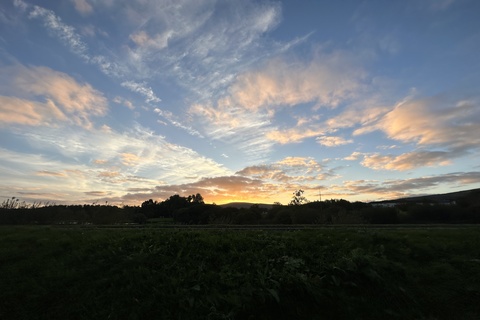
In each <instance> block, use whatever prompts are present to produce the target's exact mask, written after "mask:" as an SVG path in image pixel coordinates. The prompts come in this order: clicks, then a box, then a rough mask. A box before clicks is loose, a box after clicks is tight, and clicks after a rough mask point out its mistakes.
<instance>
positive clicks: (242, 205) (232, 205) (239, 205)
mask: <svg viewBox="0 0 480 320" xmlns="http://www.w3.org/2000/svg"><path fill="white" fill-rule="evenodd" d="M253 205H258V206H259V207H260V208H265V209H271V208H272V207H273V204H265V203H250V202H230V203H226V204H221V205H220V207H224V208H227V207H230V208H237V209H241V208H250V207H251V206H253Z"/></svg>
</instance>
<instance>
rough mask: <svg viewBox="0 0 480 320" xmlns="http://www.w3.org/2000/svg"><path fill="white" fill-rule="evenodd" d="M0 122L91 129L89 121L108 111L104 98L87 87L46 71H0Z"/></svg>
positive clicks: (25, 69) (6, 68)
mask: <svg viewBox="0 0 480 320" xmlns="http://www.w3.org/2000/svg"><path fill="white" fill-rule="evenodd" d="M0 72H1V76H0V102H1V103H0V115H1V117H0V122H3V123H4V124H9V123H15V124H25V125H36V126H37V125H46V126H56V125H58V124H59V123H69V124H73V125H78V126H82V127H85V128H91V127H92V126H93V124H92V121H91V118H92V117H95V116H102V115H104V114H105V113H106V111H107V101H106V99H105V98H104V97H103V95H102V94H101V93H100V92H98V91H97V90H95V89H93V88H92V87H91V86H90V85H89V84H80V83H78V82H77V81H76V80H75V79H73V78H72V77H70V76H68V75H66V74H64V73H61V72H58V71H54V70H52V69H50V68H46V67H24V66H20V65H15V66H10V67H4V68H1V69H0Z"/></svg>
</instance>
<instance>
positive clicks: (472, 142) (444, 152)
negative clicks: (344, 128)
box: [354, 97, 480, 170]
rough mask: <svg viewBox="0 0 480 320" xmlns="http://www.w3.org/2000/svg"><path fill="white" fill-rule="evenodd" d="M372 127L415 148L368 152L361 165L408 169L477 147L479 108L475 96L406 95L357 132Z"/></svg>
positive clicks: (446, 159)
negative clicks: (388, 152) (456, 98)
mask: <svg viewBox="0 0 480 320" xmlns="http://www.w3.org/2000/svg"><path fill="white" fill-rule="evenodd" d="M375 130H381V131H383V132H385V134H386V135H387V136H388V138H390V139H392V140H395V141H400V142H403V143H412V144H414V145H416V146H418V150H415V151H411V152H408V153H405V154H401V155H396V156H393V155H379V154H371V155H368V156H366V157H365V159H364V161H363V162H362V163H363V164H364V165H366V166H368V167H371V168H375V169H379V168H384V169H392V170H408V169H412V168H417V167H422V166H432V165H446V164H449V163H450V162H451V161H453V160H454V159H456V158H459V157H463V156H466V155H467V154H469V153H473V154H475V153H477V152H478V151H479V149H480V147H479V146H480V138H479V137H478V134H476V132H478V131H479V130H480V108H479V105H478V101H476V100H459V101H452V100H450V99H445V98H442V97H431V98H423V99H418V98H417V99H413V98H410V99H407V100H405V101H402V102H400V103H399V104H397V105H396V106H395V107H394V108H393V109H392V110H391V111H390V112H388V113H386V114H385V115H384V116H382V117H379V119H377V121H373V122H371V123H370V125H366V126H364V127H362V128H360V129H357V130H356V131H355V132H354V134H355V135H360V134H364V133H368V132H372V131H375Z"/></svg>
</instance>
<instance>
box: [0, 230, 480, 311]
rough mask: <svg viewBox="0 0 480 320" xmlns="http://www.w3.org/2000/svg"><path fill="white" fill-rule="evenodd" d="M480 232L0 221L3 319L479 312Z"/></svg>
mask: <svg viewBox="0 0 480 320" xmlns="http://www.w3.org/2000/svg"><path fill="white" fill-rule="evenodd" d="M479 231H480V230H479V229H478V228H468V229H467V228H465V229H462V228H458V229H434V230H427V229H423V230H422V229H415V230H413V229H402V230H381V229H374V230H373V229H362V228H359V229H333V230H330V229H324V230H323V229H322V230H301V231H289V232H285V231H283V232H275V231H258V230H256V231H254V230H250V231H232V230H230V231H219V230H175V229H172V230H170V229H169V230H157V229H132V230H129V229H122V230H116V229H115V230H109V229H102V230H100V229H95V228H91V229H89V228H72V229H68V228H54V227H53V228H50V227H1V228H0V318H1V319H387V318H388V319H478V318H479V316H480V307H479V304H478V303H477V302H478V301H479V299H480V232H479Z"/></svg>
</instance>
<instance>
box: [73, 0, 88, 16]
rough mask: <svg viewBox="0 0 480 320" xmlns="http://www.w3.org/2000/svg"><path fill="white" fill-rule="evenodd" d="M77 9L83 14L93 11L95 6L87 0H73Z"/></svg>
mask: <svg viewBox="0 0 480 320" xmlns="http://www.w3.org/2000/svg"><path fill="white" fill-rule="evenodd" d="M72 1H73V5H74V7H75V10H77V11H78V12H79V13H80V14H82V15H87V14H90V13H92V12H93V7H92V6H91V5H90V3H88V1H87V0H72Z"/></svg>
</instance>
